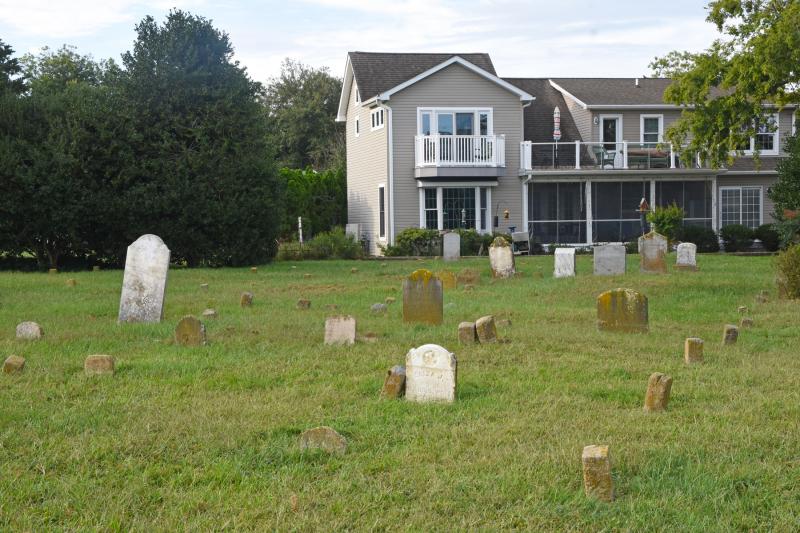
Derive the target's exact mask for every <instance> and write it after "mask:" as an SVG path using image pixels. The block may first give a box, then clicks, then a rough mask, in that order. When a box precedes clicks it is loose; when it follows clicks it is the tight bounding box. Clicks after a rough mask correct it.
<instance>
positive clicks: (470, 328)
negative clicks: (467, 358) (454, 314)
mask: <svg viewBox="0 0 800 533" xmlns="http://www.w3.org/2000/svg"><path fill="white" fill-rule="evenodd" d="M458 342H459V344H475V343H476V342H478V333H477V331H475V322H461V323H460V324H459V325H458Z"/></svg>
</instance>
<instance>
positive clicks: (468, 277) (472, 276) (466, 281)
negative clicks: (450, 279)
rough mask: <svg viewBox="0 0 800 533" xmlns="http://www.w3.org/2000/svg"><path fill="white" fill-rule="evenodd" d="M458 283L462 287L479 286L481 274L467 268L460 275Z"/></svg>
mask: <svg viewBox="0 0 800 533" xmlns="http://www.w3.org/2000/svg"><path fill="white" fill-rule="evenodd" d="M456 281H457V282H458V283H460V284H461V285H477V284H478V283H480V281H481V273H480V272H478V271H477V270H474V269H472V268H465V269H464V270H462V271H461V272H459V273H458V276H456Z"/></svg>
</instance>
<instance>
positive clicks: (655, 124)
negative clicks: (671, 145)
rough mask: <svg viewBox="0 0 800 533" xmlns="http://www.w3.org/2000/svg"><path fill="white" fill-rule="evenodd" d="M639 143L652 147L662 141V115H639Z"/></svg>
mask: <svg viewBox="0 0 800 533" xmlns="http://www.w3.org/2000/svg"><path fill="white" fill-rule="evenodd" d="M639 126H640V132H641V134H640V135H639V142H641V143H642V144H646V145H648V147H652V146H654V145H656V144H658V143H660V142H661V141H663V140H664V115H641V118H640V122H639Z"/></svg>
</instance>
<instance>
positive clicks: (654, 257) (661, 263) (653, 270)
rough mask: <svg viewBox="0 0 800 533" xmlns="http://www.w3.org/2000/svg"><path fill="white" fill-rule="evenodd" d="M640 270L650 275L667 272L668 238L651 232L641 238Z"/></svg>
mask: <svg viewBox="0 0 800 533" xmlns="http://www.w3.org/2000/svg"><path fill="white" fill-rule="evenodd" d="M639 261H640V263H639V270H640V271H641V272H646V273H650V274H664V273H666V272H667V238H666V237H664V236H663V235H661V234H660V233H656V232H655V231H651V232H650V233H648V234H647V235H642V236H641V237H639Z"/></svg>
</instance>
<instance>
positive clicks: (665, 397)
mask: <svg viewBox="0 0 800 533" xmlns="http://www.w3.org/2000/svg"><path fill="white" fill-rule="evenodd" d="M671 389H672V378H671V377H670V376H667V375H665V374H662V373H661V372H654V373H653V374H651V375H650V379H648V380H647V394H645V397H644V410H645V411H648V412H655V411H664V410H665V409H666V408H667V404H669V393H670V390H671Z"/></svg>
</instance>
